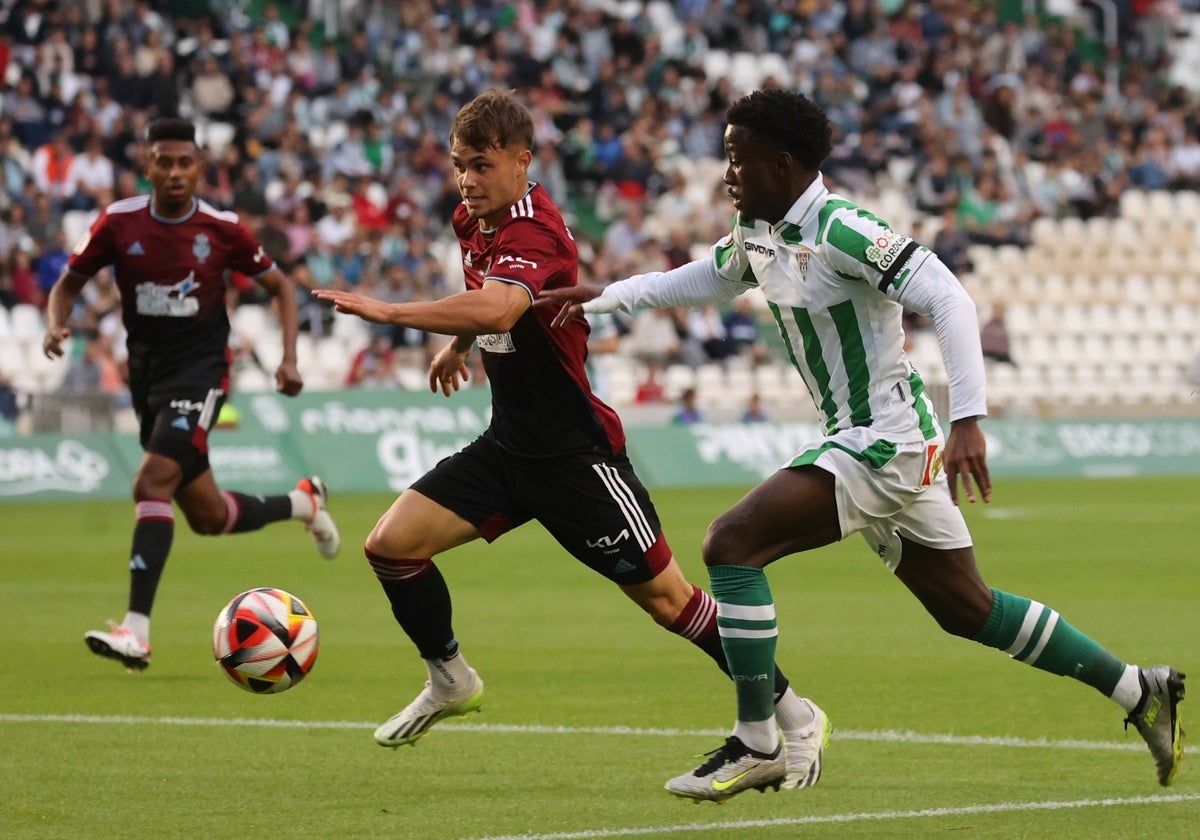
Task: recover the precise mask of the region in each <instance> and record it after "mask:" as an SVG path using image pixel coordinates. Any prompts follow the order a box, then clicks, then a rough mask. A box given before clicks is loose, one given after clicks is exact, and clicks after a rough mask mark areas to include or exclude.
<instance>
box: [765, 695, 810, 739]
mask: <svg viewBox="0 0 1200 840" xmlns="http://www.w3.org/2000/svg"><path fill="white" fill-rule="evenodd" d="M815 717H816V714H815V713H814V712H813V709H812V706H810V705H809V704H808V703H805V702H804V701H803V700H801V699H800V697H799V696H798V695H797V694H796V692H795V691H793V690H792V688H791V686H788V690H787V691H785V692H784V693H783V696H782V697H780V698H779V701H778V702H777V703H776V704H775V719H776V720H777V721H778V722H779V728H780V729H782V730H783V731H784V732H793V731H795V730H797V729H800V728H802V727H805V726H808V725H809V724H810V723H812V722H813V719H814V718H815Z"/></svg>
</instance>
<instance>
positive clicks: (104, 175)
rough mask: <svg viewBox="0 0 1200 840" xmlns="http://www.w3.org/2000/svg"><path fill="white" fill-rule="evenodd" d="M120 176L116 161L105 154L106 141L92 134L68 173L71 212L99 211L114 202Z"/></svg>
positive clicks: (68, 208) (68, 200)
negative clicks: (113, 197) (98, 208)
mask: <svg viewBox="0 0 1200 840" xmlns="http://www.w3.org/2000/svg"><path fill="white" fill-rule="evenodd" d="M115 186H116V175H115V173H114V172H113V164H112V161H111V160H109V159H108V158H107V157H106V156H105V155H104V138H103V137H102V136H100V135H99V134H93V135H91V136H90V137H89V138H88V140H87V146H86V147H85V148H84V151H83V153H82V154H78V155H75V157H74V159H73V160H72V161H71V165H70V167H69V168H68V170H67V194H68V195H69V198H68V199H67V202H66V209H67V210H95V209H96V208H97V207H102V206H105V205H107V204H109V203H111V201H112V195H113V188H114V187H115Z"/></svg>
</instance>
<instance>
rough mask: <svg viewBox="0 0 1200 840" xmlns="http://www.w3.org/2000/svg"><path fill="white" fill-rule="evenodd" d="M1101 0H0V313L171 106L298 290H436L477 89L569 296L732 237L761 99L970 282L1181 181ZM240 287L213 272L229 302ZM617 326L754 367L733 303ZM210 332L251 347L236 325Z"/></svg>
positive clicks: (1129, 45) (1191, 116)
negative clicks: (1051, 235) (565, 223)
mask: <svg viewBox="0 0 1200 840" xmlns="http://www.w3.org/2000/svg"><path fill="white" fill-rule="evenodd" d="M1115 6H1116V9H1117V11H1118V13H1119V14H1118V18H1117V20H1116V21H1115V23H1116V25H1115V27H1113V28H1112V29H1106V24H1107V23H1109V22H1108V21H1106V20H1105V19H1104V18H1103V16H1102V12H1101V11H1100V7H1099V6H1096V5H1093V4H1083V3H1080V4H1075V3H1072V2H1056V3H1039V2H1020V0H1010V1H1009V2H1000V3H977V2H971V0H927V1H926V2H907V1H906V0H790V2H765V0H680V2H674V3H667V2H661V0H660V1H659V2H648V3H643V2H616V0H542V2H535V1H534V0H524V1H523V2H500V0H484V2H476V3H458V2H440V1H435V0H411V2H404V3H392V2H383V0H359V1H358V2H347V0H341V2H338V1H337V0H276V2H256V0H244V1H243V2H233V1H232V0H208V2H205V0H167V2H148V0H78V1H77V2H71V1H70V0H58V1H57V2H56V0H0V68H3V69H4V74H3V77H2V78H0V304H2V305H3V307H4V308H7V309H13V308H14V307H16V306H17V305H18V304H30V305H33V306H37V307H43V306H44V304H45V294H46V291H47V290H48V289H49V287H50V285H51V284H52V283H53V282H54V280H55V279H56V278H57V276H58V274H59V272H60V271H61V269H62V266H63V265H64V263H65V260H66V256H67V253H68V251H69V249H70V248H71V247H72V245H73V244H74V243H73V242H72V241H71V237H72V236H74V235H78V234H80V233H81V232H82V231H83V230H86V226H87V224H89V223H90V221H91V219H92V218H94V215H95V213H97V212H98V210H99V208H102V207H103V206H105V205H106V204H107V203H109V202H111V201H113V200H115V199H120V198H124V197H127V196H130V195H134V194H138V193H144V192H147V182H146V181H145V178H144V176H143V175H142V173H141V171H140V168H139V161H140V158H141V154H142V148H143V143H144V141H143V136H142V132H143V130H144V127H145V125H146V124H147V122H148V121H149V120H150V119H152V118H154V117H156V116H162V115H175V114H178V115H182V116H185V117H188V118H191V119H193V120H194V121H196V123H197V125H198V126H199V127H200V132H199V133H200V136H201V137H202V138H204V139H205V141H206V143H207V145H208V147H209V150H210V155H211V161H210V165H209V168H208V172H207V176H206V179H205V182H204V183H203V184H202V185H201V188H200V195H201V196H202V197H203V198H204V199H205V200H207V201H208V202H210V203H212V204H213V205H215V206H217V207H219V208H225V209H233V210H235V211H237V212H238V213H239V214H240V216H241V217H242V219H243V220H244V221H245V222H246V223H247V225H248V226H249V227H250V228H251V229H252V230H253V231H254V232H255V233H256V235H257V236H258V237H259V239H260V241H261V242H262V243H263V245H264V246H265V247H266V248H267V250H268V251H269V252H270V253H271V255H272V256H273V257H274V258H275V259H276V260H277V261H278V262H279V264H280V265H281V266H282V267H283V268H284V269H285V270H286V271H288V272H290V274H291V276H292V277H293V279H294V280H295V281H296V282H297V284H298V285H299V286H301V287H304V288H317V287H329V286H335V287H353V288H357V289H358V290H361V291H366V292H368V293H369V294H372V295H375V296H378V297H383V298H388V299H392V300H405V299H414V298H426V297H434V296H440V295H441V294H442V293H444V292H445V291H446V290H447V289H448V288H453V285H454V284H455V283H457V282H458V278H457V277H456V276H455V267H456V261H457V254H456V253H455V252H454V237H453V233H452V231H450V229H449V225H448V219H449V217H450V214H451V211H452V210H453V208H454V206H455V204H456V203H457V202H458V200H459V196H458V193H457V190H456V187H455V185H454V182H453V180H452V178H451V177H450V170H449V165H448V160H447V149H446V144H447V132H448V127H449V124H450V120H451V118H452V117H453V116H454V114H455V112H456V111H457V109H458V108H459V107H460V106H461V105H462V104H463V103H464V102H465V101H467V100H468V99H470V98H471V97H472V96H474V95H475V94H476V93H478V92H479V91H480V90H482V89H484V88H487V87H491V86H498V87H505V88H515V89H516V90H518V91H519V92H520V95H521V96H522V98H523V99H524V101H526V102H527V104H528V106H529V107H530V109H531V110H532V112H533V114H534V116H535V126H536V139H537V144H538V151H537V155H536V159H535V161H534V164H533V166H532V167H531V177H533V178H535V179H536V180H539V181H541V182H542V183H544V184H545V185H546V186H547V188H548V190H549V192H550V194H551V195H552V196H554V197H555V199H556V200H557V201H558V202H559V203H560V204H561V205H562V206H564V207H565V208H569V209H570V210H571V211H572V212H573V214H574V219H573V222H574V229H575V233H576V235H577V237H578V239H579V241H580V245H581V256H582V259H581V264H582V268H583V273H584V276H582V277H581V278H580V279H581V282H604V281H607V280H611V279H616V278H620V277H624V276H627V275H629V274H633V273H639V272H643V271H647V270H652V269H656V268H666V267H673V266H675V265H679V264H682V263H683V262H685V261H687V260H688V259H690V258H692V257H694V256H696V255H697V254H700V253H704V252H705V251H706V250H707V247H708V245H709V244H710V243H711V242H712V241H714V240H715V239H717V238H718V237H719V236H721V235H722V234H724V233H725V232H727V229H728V224H729V219H730V212H731V211H730V208H729V204H728V201H727V199H726V198H725V197H724V190H723V187H722V184H721V181H720V173H721V170H722V168H723V165H724V164H723V153H722V139H721V138H722V131H723V128H724V126H723V121H722V115H723V113H724V110H725V108H726V106H727V105H728V104H729V102H730V101H731V100H732V99H733V98H735V97H736V96H737V95H740V94H741V93H742V92H744V91H745V90H747V89H749V88H751V87H756V86H786V87H792V88H796V89H799V90H802V91H804V92H805V93H807V94H809V95H810V96H811V97H812V98H814V99H815V100H816V101H818V102H819V103H820V104H822V105H823V106H824V107H825V108H826V109H827V110H828V112H829V114H830V116H831V118H832V120H833V122H834V124H835V130H836V136H835V150H834V154H833V156H832V157H831V159H830V160H829V161H828V163H827V165H826V167H825V169H824V171H825V175H826V178H827V180H828V181H829V182H830V184H831V186H832V187H833V188H834V189H836V190H838V191H841V192H844V193H847V194H849V195H852V196H855V197H859V198H872V197H875V196H877V195H878V193H879V191H880V190H881V188H883V187H884V186H890V187H892V188H899V190H900V191H901V193H902V195H903V197H904V201H905V206H904V207H900V208H894V209H893V212H902V213H904V214H906V215H908V219H907V220H906V221H910V222H913V223H915V224H917V225H918V226H919V228H918V229H919V230H920V231H921V234H922V236H923V237H924V238H925V239H926V240H927V242H928V244H930V245H931V247H933V248H934V250H936V251H937V252H938V253H939V254H941V255H942V256H943V258H944V259H945V261H946V262H947V263H948V264H949V265H950V266H951V267H952V268H954V269H955V270H958V271H964V270H966V269H968V268H969V246H970V245H972V244H994V245H1002V244H1018V245H1020V244H1024V243H1026V242H1028V241H1029V236H1030V226H1031V224H1032V223H1033V222H1034V220H1035V219H1038V218H1041V217H1053V218H1063V217H1079V218H1083V219H1087V218H1089V217H1093V216H1106V215H1114V214H1115V213H1116V212H1117V209H1118V203H1119V199H1120V196H1121V194H1122V193H1123V192H1124V191H1125V190H1127V189H1129V188H1138V189H1146V190H1157V189H1171V190H1175V189H1195V188H1197V187H1200V119H1198V115H1200V111H1198V110H1197V103H1196V99H1195V98H1194V96H1193V95H1192V94H1190V93H1189V92H1187V91H1185V90H1182V89H1179V88H1176V87H1173V86H1171V84H1170V83H1169V82H1168V73H1167V70H1168V68H1169V66H1170V62H1171V58H1172V55H1171V49H1170V44H1171V39H1172V37H1173V35H1174V33H1175V30H1176V28H1177V27H1178V25H1179V20H1180V15H1181V10H1180V7H1179V5H1178V4H1177V3H1175V2H1171V0H1119V2H1117V3H1116V4H1115ZM1048 10H1049V11H1048ZM1051 11H1052V12H1054V13H1053V14H1052V13H1051ZM1064 11H1065V12H1066V14H1063V12H1064ZM1106 32H1108V33H1110V35H1111V36H1112V38H1111V42H1109V43H1106V41H1105V33H1106ZM98 279H100V278H98ZM258 294H259V291H258V290H257V287H256V286H255V284H253V283H252V282H249V281H248V280H246V279H245V278H236V277H235V278H233V279H232V282H231V293H230V303H231V306H234V307H237V306H242V305H246V304H251V305H255V304H261V303H263V301H262V300H261V299H260V298H259V297H258ZM301 298H302V301H303V302H302V306H303V308H304V311H303V313H302V315H303V319H302V320H303V328H304V329H305V330H308V331H309V332H311V333H312V334H313V335H314V336H319V335H322V334H323V333H326V332H328V331H329V330H330V329H331V324H332V322H333V320H334V319H333V314H332V312H331V311H330V310H329V309H328V308H327V307H324V306H322V305H320V304H318V303H316V302H310V301H309V299H308V297H307V296H306V295H304V294H303V293H302V294H301ZM116 304H117V299H116V296H115V292H114V291H113V289H112V286H111V282H110V283H108V284H107V285H106V284H105V283H104V282H96V283H93V284H90V287H89V297H87V298H86V299H85V300H84V301H82V303H81V306H80V307H79V309H78V310H77V313H76V316H75V318H76V327H77V328H78V329H79V330H80V331H81V332H82V333H83V334H84V335H90V336H91V341H89V342H88V343H87V344H86V345H84V344H81V348H82V349H80V350H79V352H77V353H75V354H74V356H75V359H74V361H73V363H72V364H73V367H72V375H71V376H69V377H68V378H67V380H66V382H65V383H64V387H70V388H75V389H89V388H91V389H95V388H99V389H102V390H110V391H113V392H120V391H121V389H122V387H123V385H122V383H121V377H120V373H119V365H120V344H121V333H120V327H119V324H118V323H117V319H116V317H115V315H114V310H115V307H116ZM639 320H641V316H638V318H637V319H635V323H632V324H629V323H625V324H622V325H621V329H622V331H623V332H628V333H629V339H630V341H629V343H628V347H629V348H630V350H629V352H632V353H636V354H637V356H638V358H639V359H644V360H654V361H655V362H656V363H657V364H660V365H667V364H671V363H677V362H681V363H684V364H688V365H692V366H695V365H698V364H702V363H704V362H706V361H719V360H722V359H725V358H728V357H730V356H735V357H739V358H740V357H742V356H743V354H750V355H751V356H752V357H753V358H756V359H757V358H761V356H762V353H763V350H762V346H761V342H760V340H758V339H756V337H755V335H754V328H755V323H754V319H753V317H751V316H749V315H748V314H747V313H746V312H744V311H738V310H734V311H730V312H728V313H721V312H716V311H709V312H699V313H686V314H685V313H668V317H667V319H666V320H665V322H664V321H663V320H662V319H661V317H660V315H659V314H658V313H648V314H647V315H646V317H645V320H646V323H645V324H638V323H637V321H639ZM234 323H235V325H236V324H237V323H238V320H237V319H236V318H235V319H234ZM917 326H918V327H919V325H917ZM371 339H375V340H376V341H372V340H371ZM234 340H235V342H239V341H240V342H243V343H245V345H246V346H245V347H244V348H243V350H244V351H245V352H244V355H245V357H246V358H247V359H252V358H253V353H252V349H253V348H252V346H251V345H252V342H253V336H249V335H235V336H234ZM389 344H390V346H391V347H392V348H393V349H394V350H396V351H397V354H398V355H397V359H396V360H393V359H392V358H391V357H390V356H389V355H388V353H387V348H388V345H389ZM424 344H425V337H424V336H422V335H420V334H414V333H413V332H412V331H405V330H400V331H396V332H388V331H385V332H384V334H382V335H374V336H366V335H364V336H362V338H361V341H359V343H358V345H357V346H355V347H347V348H346V349H347V353H346V355H345V359H344V374H343V378H342V381H340V382H338V383H335V384H338V385H341V384H345V385H354V384H359V383H361V384H370V383H379V382H380V381H381V380H382V381H383V382H385V383H386V382H387V380H388V379H389V378H390V374H389V377H382V378H381V377H379V376H378V375H368V374H367V373H364V371H365V370H366V368H365V367H364V365H368V364H369V365H370V366H371V369H372V370H374V369H375V367H376V363H375V362H374V361H373V360H374V358H375V355H378V356H379V357H380V358H381V359H385V360H386V361H384V362H382V363H381V364H382V365H383V366H384V367H385V368H386V369H387V370H391V369H392V367H393V365H394V364H395V363H396V362H397V361H399V362H412V363H414V364H422V365H423V362H424ZM358 350H363V351H364V354H363V355H360V356H359V357H358V358H356V355H355V354H356V352H357V351H358ZM399 354H404V355H399Z"/></svg>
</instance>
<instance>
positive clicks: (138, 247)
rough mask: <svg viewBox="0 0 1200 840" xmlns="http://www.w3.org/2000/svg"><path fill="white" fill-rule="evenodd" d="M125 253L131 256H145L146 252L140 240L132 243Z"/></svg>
mask: <svg viewBox="0 0 1200 840" xmlns="http://www.w3.org/2000/svg"><path fill="white" fill-rule="evenodd" d="M125 253H126V254H129V255H130V256H134V257H140V256H144V255H145V253H146V252H145V251H143V250H142V243H141V241H140V240H139V241H137V242H134V243H133V244H132V245H130V246H129V250H128V251H126V252H125Z"/></svg>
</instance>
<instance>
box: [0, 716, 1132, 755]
mask: <svg viewBox="0 0 1200 840" xmlns="http://www.w3.org/2000/svg"><path fill="white" fill-rule="evenodd" d="M0 723H81V724H88V725H89V726H94V725H97V724H118V725H133V726H214V727H219V726H249V727H263V728H277V729H374V728H375V727H376V726H377V724H375V723H364V722H360V721H352V720H280V719H277V718H203V717H138V716H134V715H22V714H0ZM438 731H447V732H449V731H460V732H491V733H517V734H532V735H636V736H639V737H643V736H648V735H654V736H660V737H696V736H705V737H709V736H711V737H717V738H720V737H724V736H726V735H728V734H729V733H728V732H727V731H726V730H723V729H639V728H637V727H632V726H541V725H536V724H505V723H452V722H444V723H439V724H438ZM833 738H834V740H835V741H837V740H845V741H890V742H897V743H906V744H944V745H947V746H963V747H1020V748H1037V749H1047V748H1049V749H1073V750H1143V749H1145V745H1144V744H1142V742H1141V741H1140V740H1138V741H1136V742H1135V741H1132V740H1131V741H1129V742H1117V741H1081V740H1073V739H1063V740H1053V741H1052V740H1048V739H1045V738H1009V737H1004V736H996V735H942V734H938V733H932V734H930V733H923V732H912V731H904V732H898V731H895V730H881V731H870V730H863V731H858V730H851V729H846V730H843V729H837V730H834V735H833Z"/></svg>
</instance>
